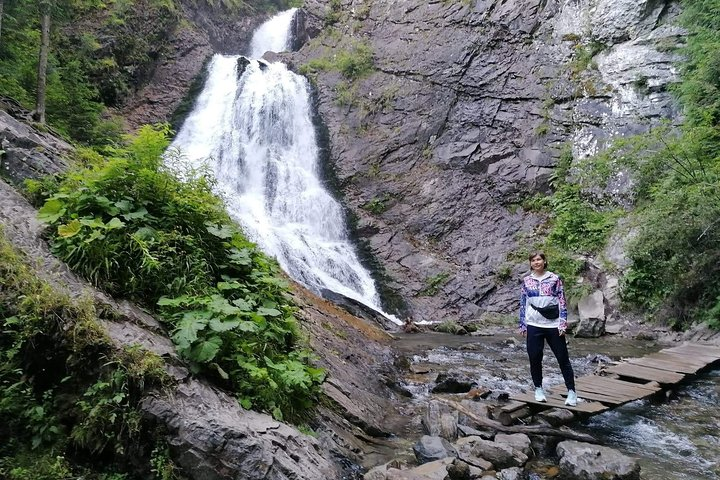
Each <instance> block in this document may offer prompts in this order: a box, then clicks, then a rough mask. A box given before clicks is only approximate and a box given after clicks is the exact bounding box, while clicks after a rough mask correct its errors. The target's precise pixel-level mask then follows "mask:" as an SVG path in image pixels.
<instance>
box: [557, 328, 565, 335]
mask: <svg viewBox="0 0 720 480" xmlns="http://www.w3.org/2000/svg"><path fill="white" fill-rule="evenodd" d="M558 333H559V334H560V336H561V337H564V336H565V330H562V329H560V328H558Z"/></svg>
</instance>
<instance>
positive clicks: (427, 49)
mask: <svg viewBox="0 0 720 480" xmlns="http://www.w3.org/2000/svg"><path fill="white" fill-rule="evenodd" d="M305 8H306V10H307V18H306V19H305V23H306V24H308V25H311V26H313V25H314V27H315V29H316V30H318V29H319V28H320V27H321V26H322V25H323V22H324V21H325V20H324V19H325V18H326V15H327V14H328V12H329V11H330V9H331V6H330V4H329V3H326V2H320V1H317V0H316V1H308V2H306V7H305ZM677 10H678V9H677V6H676V5H675V4H674V3H673V2H666V1H663V0H656V1H641V2H632V1H629V0H579V1H578V0H563V1H559V0H547V1H545V0H515V1H494V0H472V1H469V2H465V1H450V2H447V1H431V2H427V1H422V0H402V1H400V0H364V1H357V0H355V1H347V0H344V1H343V2H342V8H341V9H339V10H338V12H337V16H339V21H337V22H336V23H335V24H334V25H332V27H330V28H328V27H326V28H325V29H324V30H322V31H321V32H320V34H319V35H318V36H317V37H316V38H314V39H313V40H312V41H310V42H308V43H306V44H305V46H304V47H303V48H302V49H301V50H300V51H299V52H297V53H295V54H293V55H291V56H287V57H286V58H287V59H288V61H289V62H290V63H291V64H292V65H294V66H295V67H300V66H301V65H303V64H306V63H307V62H308V61H309V60H311V59H313V58H329V59H332V58H333V55H337V54H338V52H340V51H342V50H347V51H352V50H353V48H354V46H355V45H357V44H359V43H366V44H369V45H370V46H371V47H372V50H373V60H374V64H375V70H374V72H373V73H372V74H370V75H369V76H367V77H366V78H363V79H360V80H354V81H351V80H349V79H346V78H344V77H343V76H342V75H341V74H340V73H338V72H337V71H332V70H330V71H321V72H318V73H317V75H316V76H315V83H316V85H317V90H318V93H319V95H318V98H319V100H318V109H319V112H320V114H321V116H322V118H323V120H324V122H325V123H326V125H327V128H328V131H329V140H330V146H329V147H330V157H331V162H332V163H333V165H334V167H335V169H336V174H337V176H338V178H339V180H340V184H341V186H342V189H343V192H344V194H345V198H346V200H347V202H348V204H349V207H350V208H351V209H352V210H353V212H354V213H356V214H357V216H358V217H359V219H360V227H361V228H360V232H361V234H362V235H364V236H365V238H366V240H367V241H368V242H369V244H370V246H371V248H372V250H373V251H374V253H375V254H376V255H377V257H378V259H379V260H380V261H381V263H382V264H383V266H384V268H385V269H386V271H387V273H388V275H389V276H390V278H391V279H392V281H391V287H394V288H395V289H397V290H398V291H399V292H400V293H401V294H402V295H403V296H404V297H405V299H406V300H407V301H408V304H409V307H410V311H411V314H412V315H413V316H414V317H415V319H417V320H446V319H459V320H471V319H474V318H477V317H478V316H480V315H481V314H482V313H483V312H485V311H499V312H510V311H513V310H514V309H515V304H516V301H517V300H516V295H517V294H516V288H517V283H516V279H517V278H519V276H520V275H521V274H522V273H523V272H524V271H525V269H526V267H525V265H524V262H523V261H522V260H516V258H518V255H517V253H518V252H522V251H524V250H527V249H528V248H529V246H530V245H531V244H532V243H533V242H535V241H537V240H538V236H537V235H536V233H535V230H534V227H536V226H537V225H538V224H539V221H540V219H539V218H538V217H537V216H536V215H534V214H532V213H528V212H525V211H523V210H522V208H518V204H519V203H520V202H521V201H522V200H523V199H526V198H528V197H529V196H531V195H532V194H533V193H534V192H538V191H547V190H548V188H549V186H548V183H549V179H550V176H551V175H552V173H553V169H554V168H555V166H556V165H557V162H558V158H559V156H560V152H561V151H562V150H563V149H564V148H572V151H573V153H574V155H575V158H583V157H586V156H588V155H591V154H593V153H595V152H597V151H598V150H599V149H601V148H603V147H604V146H606V145H607V144H608V142H609V141H610V140H611V139H613V138H615V137H618V136H622V135H628V134H632V133H635V132H640V131H644V130H646V129H647V128H648V127H649V125H651V124H653V123H656V122H658V121H659V120H660V119H663V118H675V117H676V116H677V111H676V107H675V105H674V104H673V102H672V100H671V97H670V95H669V94H668V92H667V86H668V85H669V84H671V83H673V82H675V81H676V80H677V72H676V69H675V67H674V66H673V62H674V61H676V60H677V56H676V55H675V54H672V53H670V52H669V47H670V46H672V45H674V44H676V43H677V42H678V41H681V39H682V35H683V32H682V31H681V30H680V29H679V28H677V27H674V26H673V25H672V21H673V19H674V18H675V17H676V15H677V13H678V11H677ZM616 183H617V185H615V188H616V189H617V190H618V192H620V191H621V190H623V189H626V187H627V181H626V180H624V179H622V178H621V179H618V181H617V182H616ZM369 202H373V203H372V204H373V205H374V206H375V207H377V206H378V205H381V206H382V208H379V209H378V208H373V209H371V210H373V211H369V210H366V209H364V208H363V206H364V205H368V204H369Z"/></svg>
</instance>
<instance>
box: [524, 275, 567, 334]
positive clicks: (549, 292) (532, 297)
mask: <svg viewBox="0 0 720 480" xmlns="http://www.w3.org/2000/svg"><path fill="white" fill-rule="evenodd" d="M530 304H532V305H535V306H536V307H547V306H550V305H555V304H557V305H558V306H559V307H560V318H556V319H553V320H549V319H547V318H545V317H543V316H542V315H540V312H538V311H537V310H535V309H534V308H532V307H531V306H530ZM528 325H533V326H535V327H543V328H553V327H554V328H557V329H558V330H561V331H563V332H564V331H565V330H567V303H566V302H565V292H564V291H563V284H562V280H560V277H558V276H557V275H556V274H554V273H553V272H545V273H544V274H543V275H542V276H541V277H538V276H536V275H535V274H530V275H528V276H526V277H525V278H523V281H522V289H521V293H520V330H522V331H523V332H524V331H526V330H527V326H528Z"/></svg>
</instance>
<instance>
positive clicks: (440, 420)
mask: <svg viewBox="0 0 720 480" xmlns="http://www.w3.org/2000/svg"><path fill="white" fill-rule="evenodd" d="M422 426H423V430H424V431H425V433H426V434H427V435H430V436H435V437H442V438H444V439H445V440H447V441H449V442H454V441H455V440H457V438H458V412H457V410H454V409H451V408H450V407H448V406H447V405H444V404H442V403H440V402H438V401H436V400H432V401H431V402H430V403H429V404H428V406H427V409H426V410H425V415H423V418H422Z"/></svg>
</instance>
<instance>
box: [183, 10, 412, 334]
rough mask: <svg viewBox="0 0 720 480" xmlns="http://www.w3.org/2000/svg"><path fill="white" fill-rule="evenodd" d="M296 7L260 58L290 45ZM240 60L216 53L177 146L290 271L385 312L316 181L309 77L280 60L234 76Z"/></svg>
mask: <svg viewBox="0 0 720 480" xmlns="http://www.w3.org/2000/svg"><path fill="white" fill-rule="evenodd" d="M294 13H295V10H294V9H293V10H289V11H287V12H283V13H281V14H279V15H277V16H275V17H273V18H272V19H271V20H269V21H268V22H266V23H265V24H263V25H262V26H261V27H260V28H258V30H257V31H256V32H255V34H254V36H253V39H252V43H251V51H252V56H253V57H254V58H258V57H260V56H261V55H262V54H264V53H265V52H266V51H283V50H286V49H287V46H288V31H289V27H290V24H291V22H292V19H293V16H294ZM239 60H241V57H240V56H224V55H216V56H215V57H214V58H213V59H212V62H211V64H210V66H209V74H208V80H207V82H206V85H205V88H204V89H203V91H202V93H201V94H200V96H199V98H198V100H197V103H196V106H195V108H194V110H193V112H192V113H191V114H190V116H189V117H188V119H187V120H186V121H185V124H184V125H183V127H182V129H181V130H180V132H179V133H178V135H177V137H176V138H175V141H174V142H173V145H172V146H173V147H175V148H177V149H179V150H180V151H181V152H182V153H183V155H184V156H186V157H187V158H188V159H189V160H190V161H191V162H192V163H193V164H195V165H198V166H199V165H200V164H202V163H203V162H208V163H209V165H210V167H211V168H212V170H213V171H214V173H215V176H216V178H217V181H218V184H219V189H220V191H221V194H222V195H223V197H224V198H225V199H226V202H227V205H228V209H229V211H230V213H231V215H232V216H233V217H235V218H236V219H237V220H238V221H239V222H240V223H241V224H242V226H243V229H244V231H245V233H246V234H247V235H248V237H250V238H251V239H252V240H253V241H255V242H257V243H258V245H259V246H260V247H261V248H262V249H263V251H265V252H266V253H268V254H269V255H271V256H274V257H275V258H277V260H278V262H279V263H280V266H281V267H282V268H283V269H284V270H285V271H286V272H288V274H290V276H292V277H293V278H294V279H296V280H298V281H299V282H301V283H303V284H304V285H306V286H308V287H309V288H311V289H312V290H315V291H316V292H320V291H321V290H322V289H329V290H332V291H334V292H337V293H340V294H342V295H345V296H346V297H350V298H353V299H355V300H358V301H360V302H362V303H364V304H365V305H368V306H370V307H371V308H373V309H375V310H378V311H381V310H380V307H379V304H380V301H379V296H378V294H377V291H376V288H375V284H374V282H373V280H372V278H371V277H370V275H369V273H368V272H367V270H365V268H364V267H363V266H362V265H361V264H360V261H359V259H358V257H357V255H356V253H355V249H354V247H353V246H352V244H351V243H350V240H349V237H348V232H347V230H346V228H345V223H344V215H343V211H342V208H341V206H340V205H339V204H338V202H337V201H335V199H334V198H333V197H332V196H331V195H330V194H329V193H328V192H327V190H326V189H325V188H324V186H323V184H322V181H321V180H320V175H319V171H318V169H319V165H318V161H319V152H318V146H317V142H316V138H315V129H314V126H313V124H312V116H311V106H310V100H309V98H310V95H309V86H308V84H307V80H306V79H305V78H304V77H302V76H299V75H295V74H294V73H292V72H290V71H289V70H288V69H287V68H286V67H285V65H284V64H282V63H271V64H268V63H266V62H264V61H258V60H251V61H250V62H249V64H248V65H247V66H245V68H244V71H243V73H242V75H241V76H240V78H238V61H239ZM388 317H389V318H391V319H392V320H393V321H395V322H396V323H400V322H399V321H398V320H397V319H395V318H394V317H392V316H388Z"/></svg>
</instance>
